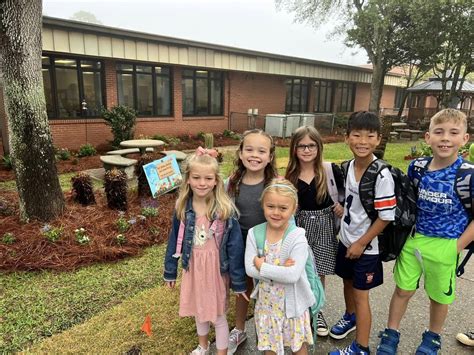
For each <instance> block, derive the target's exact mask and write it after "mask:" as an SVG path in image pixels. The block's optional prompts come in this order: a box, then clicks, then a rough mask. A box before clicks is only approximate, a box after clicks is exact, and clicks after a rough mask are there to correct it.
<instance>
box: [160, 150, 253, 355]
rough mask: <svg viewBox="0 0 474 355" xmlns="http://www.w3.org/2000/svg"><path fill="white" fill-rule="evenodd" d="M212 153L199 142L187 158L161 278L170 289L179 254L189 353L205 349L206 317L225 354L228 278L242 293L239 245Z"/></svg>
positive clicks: (181, 307) (232, 211)
mask: <svg viewBox="0 0 474 355" xmlns="http://www.w3.org/2000/svg"><path fill="white" fill-rule="evenodd" d="M216 155H217V152H216V151H214V150H206V149H203V148H201V147H199V148H198V149H197V150H196V153H195V154H193V155H191V156H190V158H189V160H188V161H187V164H186V166H185V170H184V176H183V183H182V185H181V187H180V191H179V196H178V200H177V201H176V209H175V214H174V216H173V224H172V229H171V232H170V235H169V239H168V246H167V249H166V256H165V272H164V279H165V282H166V284H167V286H168V287H170V288H173V287H174V286H175V284H176V278H177V267H178V259H179V257H181V264H182V267H183V270H184V272H183V276H182V281H181V292H180V303H179V315H180V316H181V317H187V316H192V317H194V318H195V321H196V328H197V333H198V338H199V345H198V346H197V348H196V349H195V350H194V351H193V352H192V353H191V354H208V353H209V342H208V333H209V326H210V323H211V322H212V323H213V324H214V327H215V330H216V346H217V350H218V354H227V347H228V337H229V326H228V324H227V320H226V311H227V305H228V295H229V283H230V286H231V287H232V289H233V290H234V292H236V293H237V294H238V295H239V294H242V297H246V295H245V291H246V281H245V268H244V245H243V242H242V236H241V232H240V227H239V224H238V222H237V220H236V219H235V218H234V216H235V213H236V209H235V206H234V204H233V203H232V201H231V200H230V198H229V197H228V196H227V194H226V193H225V191H224V184H223V181H222V178H221V177H220V175H219V167H218V164H217V160H216V159H215V156H216Z"/></svg>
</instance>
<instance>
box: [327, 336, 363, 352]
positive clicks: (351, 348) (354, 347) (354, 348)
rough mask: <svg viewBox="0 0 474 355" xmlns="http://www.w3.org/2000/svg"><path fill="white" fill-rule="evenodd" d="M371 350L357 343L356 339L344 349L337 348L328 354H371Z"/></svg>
mask: <svg viewBox="0 0 474 355" xmlns="http://www.w3.org/2000/svg"><path fill="white" fill-rule="evenodd" d="M369 354H370V350H369V351H365V350H362V349H361V348H359V345H357V343H356V341H355V340H354V341H353V342H352V343H351V344H350V345H348V346H346V347H345V348H344V349H340V350H339V349H336V350H333V351H331V352H329V353H328V355H369Z"/></svg>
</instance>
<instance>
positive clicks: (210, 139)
mask: <svg viewBox="0 0 474 355" xmlns="http://www.w3.org/2000/svg"><path fill="white" fill-rule="evenodd" d="M204 148H207V149H211V148H214V135H213V134H212V133H205V134H204Z"/></svg>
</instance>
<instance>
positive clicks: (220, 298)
mask: <svg viewBox="0 0 474 355" xmlns="http://www.w3.org/2000/svg"><path fill="white" fill-rule="evenodd" d="M210 224H211V223H210V221H209V220H208V219H207V218H206V216H202V217H197V218H196V225H195V233H194V240H193V249H192V254H191V258H190V260H189V269H188V271H183V279H182V281H181V292H180V300H179V315H180V316H181V317H186V316H194V317H195V318H196V319H197V320H198V321H199V322H208V321H210V322H215V321H216V319H217V317H218V316H221V315H225V314H226V311H227V306H228V295H229V278H228V275H227V274H226V275H221V272H220V262H219V241H218V240H217V238H219V237H220V236H221V234H222V231H216V233H214V232H213V231H212V230H210V229H209V227H210Z"/></svg>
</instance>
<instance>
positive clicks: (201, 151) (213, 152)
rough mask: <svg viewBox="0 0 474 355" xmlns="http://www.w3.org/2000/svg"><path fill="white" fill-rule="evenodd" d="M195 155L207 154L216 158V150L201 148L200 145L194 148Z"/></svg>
mask: <svg viewBox="0 0 474 355" xmlns="http://www.w3.org/2000/svg"><path fill="white" fill-rule="evenodd" d="M196 155H197V156H201V155H209V156H211V157H213V158H217V150H215V149H207V148H203V147H201V146H199V147H197V149H196Z"/></svg>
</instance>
